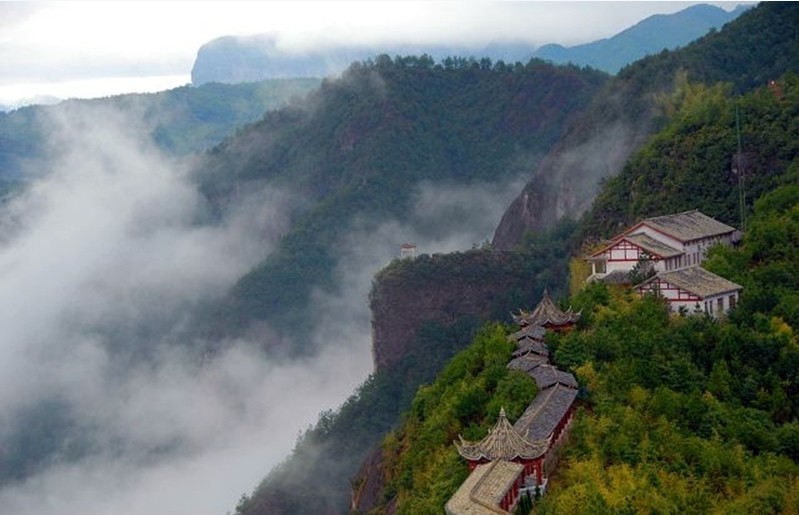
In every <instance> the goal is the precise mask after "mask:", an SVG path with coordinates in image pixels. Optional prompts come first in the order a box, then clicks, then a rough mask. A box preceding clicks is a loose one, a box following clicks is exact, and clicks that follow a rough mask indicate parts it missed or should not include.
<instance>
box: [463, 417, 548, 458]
mask: <svg viewBox="0 0 799 515" xmlns="http://www.w3.org/2000/svg"><path fill="white" fill-rule="evenodd" d="M455 446H456V447H457V448H458V453H459V454H460V455H461V456H463V457H464V458H466V459H467V460H469V461H470V462H483V461H494V460H506V461H514V460H517V461H519V460H521V461H524V460H534V459H536V458H538V457H540V456H541V455H543V454H544V453H545V452H546V451H547V448H548V446H549V442H548V441H547V440H546V438H544V439H541V440H536V441H530V440H528V439H527V438H524V437H523V436H522V435H520V434H519V433H518V432H517V431H516V430H515V429H514V428H513V426H512V425H511V424H510V422H508V418H507V416H506V415H505V408H502V409H500V410H499V419H498V420H497V423H496V424H494V427H492V428H491V429H489V431H488V435H486V437H485V438H483V439H482V440H480V441H479V442H467V441H465V440H464V439H463V438H462V437H461V438H460V443H456V444H455Z"/></svg>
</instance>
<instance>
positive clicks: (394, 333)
mask: <svg viewBox="0 0 799 515" xmlns="http://www.w3.org/2000/svg"><path fill="white" fill-rule="evenodd" d="M543 287H544V285H543V284H541V281H540V280H539V279H538V277H537V276H536V271H535V270H533V269H531V268H530V267H529V266H527V263H526V262H525V258H524V257H523V256H522V255H520V254H515V253H509V252H492V251H473V252H464V253H455V254H446V255H434V256H428V255H422V256H419V257H417V258H415V259H413V260H408V261H401V262H395V263H394V264H393V265H390V266H389V267H388V268H387V269H385V270H384V271H382V272H381V273H380V274H379V275H378V277H377V280H376V281H375V284H374V287H373V290H372V293H371V295H370V305H371V309H372V338H373V340H372V342H373V344H372V345H373V348H372V350H373V358H374V363H375V368H376V369H377V370H381V369H384V368H387V367H390V366H391V365H392V364H394V363H397V362H398V361H399V360H400V359H401V358H402V357H403V356H404V355H405V353H406V352H407V351H408V349H409V345H410V344H411V342H412V341H413V339H414V337H415V336H416V335H417V333H418V331H419V329H420V328H421V327H422V326H423V325H424V324H426V323H435V324H438V325H439V326H443V327H447V326H450V325H452V324H454V323H456V322H457V321H458V320H461V319H463V318H467V317H476V318H479V319H483V320H487V319H500V320H503V319H509V318H510V317H509V313H510V311H511V310H512V309H516V308H518V306H519V305H524V299H531V298H533V296H534V293H537V292H539V291H540V290H541V289H543ZM465 343H466V342H464V344H465Z"/></svg>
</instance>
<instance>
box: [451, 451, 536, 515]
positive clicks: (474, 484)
mask: <svg viewBox="0 0 799 515" xmlns="http://www.w3.org/2000/svg"><path fill="white" fill-rule="evenodd" d="M523 470H524V466H522V465H520V464H518V463H513V462H510V461H505V460H497V461H492V462H491V463H482V464H480V465H477V467H475V469H474V470H473V471H472V473H471V474H469V477H467V478H466V480H465V481H464V482H463V483H462V484H461V486H460V488H458V490H457V491H456V492H455V494H454V495H453V496H452V497H450V499H449V501H447V504H446V506H445V507H444V509H445V510H446V513H447V515H496V514H497V513H508V512H507V511H505V510H503V509H501V508H500V507H499V505H500V503H501V502H502V498H503V497H505V494H506V493H507V492H508V490H510V489H511V487H512V486H513V483H514V482H515V481H516V479H517V478H518V477H519V474H521V473H522V471H523Z"/></svg>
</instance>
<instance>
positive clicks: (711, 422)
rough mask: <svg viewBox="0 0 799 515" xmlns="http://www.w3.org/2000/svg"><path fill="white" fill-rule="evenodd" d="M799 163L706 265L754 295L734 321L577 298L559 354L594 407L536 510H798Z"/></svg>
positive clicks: (604, 296) (634, 302)
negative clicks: (575, 324) (737, 243)
mask: <svg viewBox="0 0 799 515" xmlns="http://www.w3.org/2000/svg"><path fill="white" fill-rule="evenodd" d="M797 165H799V162H795V163H794V165H793V168H792V174H791V175H790V184H787V185H785V186H779V187H778V188H776V189H775V190H774V191H772V192H770V193H768V194H765V195H763V196H762V197H761V198H760V199H759V200H758V201H757V203H756V205H755V212H754V216H753V217H752V220H751V225H750V226H749V229H748V230H747V232H746V235H745V240H744V244H743V246H742V247H741V248H740V249H717V250H716V252H715V253H713V254H712V255H711V258H710V260H709V261H708V263H707V267H708V268H710V269H712V270H715V271H717V272H719V273H724V274H726V275H727V276H728V277H730V278H731V279H733V280H735V281H738V282H740V283H741V284H745V285H746V287H745V289H744V295H743V297H742V302H741V304H740V305H739V306H738V308H737V309H736V310H734V311H732V312H731V313H730V315H729V318H728V319H727V320H724V321H717V320H714V319H712V318H709V317H696V316H686V317H683V316H676V317H675V316H668V315H667V311H666V307H665V306H664V305H663V304H662V303H661V302H660V301H659V299H657V298H654V297H648V298H644V299H638V298H635V297H633V296H630V295H629V294H624V293H620V292H613V291H609V290H608V289H606V288H605V287H603V286H601V285H594V286H592V287H591V288H589V289H587V290H585V291H584V292H583V293H582V294H580V295H578V296H577V297H576V298H575V299H574V302H575V305H576V306H579V307H581V308H582V309H583V313H584V314H586V315H588V316H586V319H585V322H584V327H583V328H582V329H581V330H580V331H576V332H574V333H572V334H570V335H568V336H565V337H562V338H559V339H555V340H554V341H553V342H552V344H553V347H554V348H555V349H556V351H555V358H556V360H557V361H558V362H559V363H561V364H562V365H566V366H569V367H570V368H571V369H572V370H574V371H575V373H576V374H577V376H578V378H579V380H580V383H581V384H582V385H583V386H584V387H585V389H586V392H587V398H586V401H585V406H584V408H583V410H582V411H581V412H580V415H579V416H578V417H577V423H576V425H575V427H574V431H573V439H572V443H571V445H569V446H568V447H567V450H566V459H565V460H564V461H563V462H562V465H561V468H560V470H559V472H558V474H557V476H556V481H555V482H554V483H553V488H552V489H551V490H550V492H549V494H548V495H547V496H546V498H545V499H544V501H543V503H542V504H541V510H540V512H541V513H552V514H554V513H570V514H571V513H597V512H602V513H629V512H638V513H641V512H659V513H742V514H743V513H796V510H797V506H799V497H797V492H799V422H798V421H797V420H799V419H798V418H797V416H798V415H799V374H798V373H797V371H799V342H798V341H797V333H796V329H795V328H796V327H797V324H799V311H797V307H796V306H797V301H799V275H797V270H799V254H798V253H797V252H796V248H797V243H799V186H797V179H798V178H799V176H798V175H797V172H798V171H799V167H797Z"/></svg>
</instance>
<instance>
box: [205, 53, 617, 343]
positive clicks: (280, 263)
mask: <svg viewBox="0 0 799 515" xmlns="http://www.w3.org/2000/svg"><path fill="white" fill-rule="evenodd" d="M605 78H606V76H605V75H604V74H601V73H599V72H595V71H591V70H579V69H576V68H570V67H554V66H551V65H548V64H544V63H542V62H540V61H531V62H530V63H528V64H526V65H522V64H520V63H516V64H513V65H509V64H505V63H502V62H498V63H491V61H489V60H488V59H483V60H481V61H475V60H465V59H445V60H444V61H443V62H442V63H439V64H436V63H435V62H434V61H433V60H432V59H431V58H429V57H427V56H422V57H398V58H395V59H391V58H389V57H388V56H380V57H378V58H377V59H376V60H375V61H368V62H366V63H355V64H353V65H352V66H351V67H350V69H349V70H348V71H347V73H345V74H344V75H343V76H342V77H341V79H337V80H329V81H325V82H324V83H323V84H322V87H321V89H320V90H319V91H318V92H317V93H316V94H314V95H312V96H311V98H310V99H309V103H308V105H307V106H305V107H302V108H301V107H294V108H287V109H282V110H279V111H275V112H272V113H269V114H268V115H267V116H266V117H265V118H264V120H262V121H261V122H259V123H258V124H256V125H254V126H252V127H251V128H249V129H248V130H246V131H243V132H242V133H241V134H239V135H238V136H237V137H236V138H233V139H231V140H229V141H227V142H225V143H224V144H223V145H220V146H219V147H218V148H216V149H214V150H213V151H212V152H211V153H210V154H209V155H208V156H207V161H206V163H205V165H204V166H203V168H202V172H201V174H200V175H199V176H198V178H199V180H200V181H202V184H203V185H204V190H205V192H206V194H207V196H208V197H209V198H211V199H213V200H214V202H215V203H216V205H217V206H219V209H221V210H224V209H226V207H225V206H226V205H229V204H230V203H233V204H235V202H237V199H238V198H239V195H240V192H246V191H251V190H252V189H256V188H261V187H263V186H264V185H267V186H269V187H273V188H281V189H283V190H286V191H290V192H292V195H293V198H296V199H301V201H299V200H298V201H297V202H295V203H294V204H293V209H294V212H293V218H292V220H293V221H292V222H291V228H290V230H288V231H287V232H286V233H285V234H284V235H283V237H282V238H281V239H280V241H279V242H278V248H277V250H276V251H275V252H273V253H272V254H271V255H270V256H268V257H267V259H266V260H265V261H264V262H263V263H261V264H260V265H259V266H257V267H256V268H255V269H254V270H252V272H250V273H249V274H247V275H246V276H245V277H243V278H242V279H241V280H240V281H239V282H238V284H237V286H236V288H235V289H234V291H233V292H232V293H231V295H230V296H229V297H228V299H227V301H226V302H225V303H224V304H223V305H222V306H220V308H219V309H218V310H217V312H216V313H215V314H213V315H212V316H211V318H210V320H211V323H210V324H209V330H210V331H217V332H218V331H223V332H226V331H229V332H231V333H233V334H235V333H236V331H240V330H242V329H246V328H247V327H248V325H250V324H252V323H253V322H256V321H257V322H266V323H268V324H269V326H270V327H271V328H272V329H273V330H276V331H278V332H279V333H281V334H283V335H289V336H294V337H295V338H299V339H300V340H301V339H302V338H303V333H304V332H305V329H306V328H307V327H308V320H307V317H308V312H309V309H311V308H312V306H311V305H310V304H309V300H310V297H311V294H312V292H313V291H315V289H320V288H321V289H322V290H327V291H335V288H336V285H335V279H334V276H333V271H334V268H335V266H336V264H337V263H338V262H339V259H340V254H341V250H342V248H343V247H342V246H340V245H338V243H339V242H341V241H343V240H342V238H344V236H345V235H346V234H347V233H348V231H349V230H350V229H351V228H352V227H353V224H356V223H358V224H359V226H360V228H361V230H363V231H365V232H370V231H371V232H377V229H378V228H379V227H381V224H387V223H391V222H394V223H400V224H406V225H405V226H406V229H405V230H402V231H401V232H399V233H398V234H396V236H395V238H396V243H395V245H396V246H397V247H396V248H397V249H398V247H399V244H400V243H402V242H403V241H405V240H406V239H409V236H407V235H408V234H416V235H417V236H418V237H425V238H427V239H430V240H435V239H446V238H447V237H448V231H449V227H451V226H452V224H453V222H457V220H445V219H444V218H442V217H439V218H437V219H436V221H435V222H434V223H429V222H428V221H420V220H418V219H417V220H415V219H414V214H413V209H412V206H413V203H414V202H415V201H416V200H417V199H418V197H419V195H424V193H425V192H426V191H428V190H433V189H435V188H438V190H439V191H440V194H439V195H438V197H437V200H436V203H438V204H443V203H445V202H447V199H448V198H449V197H450V196H451V195H450V193H449V192H448V191H449V190H450V189H451V188H450V186H454V185H457V186H458V187H459V188H462V187H464V186H469V185H478V184H493V185H497V184H509V183H510V182H511V181H512V180H513V179H514V178H517V177H519V175H520V174H521V173H523V171H524V170H527V169H529V168H530V167H531V166H534V165H535V163H537V162H538V160H539V158H540V156H542V155H543V154H544V153H546V152H547V151H548V149H549V148H550V146H551V145H552V143H553V142H554V141H556V140H557V139H558V138H559V137H560V135H561V132H562V130H563V127H565V126H566V124H567V123H568V122H569V120H570V119H571V117H572V116H574V114H575V113H577V112H579V110H580V109H582V108H583V107H584V106H585V105H586V104H587V102H588V100H589V99H590V98H591V96H592V95H593V94H594V93H595V92H596V91H597V89H598V87H599V86H600V85H601V84H602V83H603V82H604V80H605ZM458 209H459V210H462V214H458V215H457V216H456V218H466V219H468V217H469V216H473V215H474V213H476V212H474V213H472V209H471V208H470V207H469V203H468V202H467V203H465V204H461V205H459V206H458ZM408 227H409V228H408ZM419 235H421V236H419ZM486 236H487V235H486ZM283 341H284V342H285V341H286V340H283ZM288 341H289V343H288V344H287V346H288V347H291V343H290V341H291V340H290V339H289V340H288ZM293 350H299V349H298V348H295V349H293Z"/></svg>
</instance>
